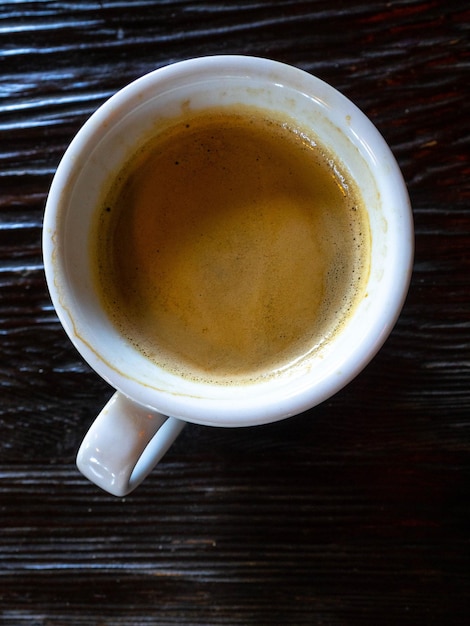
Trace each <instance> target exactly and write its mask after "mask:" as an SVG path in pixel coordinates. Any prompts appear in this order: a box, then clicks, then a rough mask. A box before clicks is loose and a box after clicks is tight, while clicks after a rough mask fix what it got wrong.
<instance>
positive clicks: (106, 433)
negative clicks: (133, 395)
mask: <svg viewBox="0 0 470 626" xmlns="http://www.w3.org/2000/svg"><path fill="white" fill-rule="evenodd" d="M185 425H186V423H185V422H184V421H182V420H179V419H176V418H174V417H167V416H166V415H161V414H160V413H157V412H154V411H150V410H149V409H146V408H145V407H142V406H140V405H138V404H135V403H134V402H132V401H131V400H129V399H128V398H127V397H126V396H124V395H123V394H121V393H120V392H119V391H117V392H116V393H115V394H114V395H113V397H112V398H111V399H110V400H109V402H108V403H107V404H106V405H105V407H104V408H103V409H102V411H101V413H100V414H99V415H98V417H97V418H96V419H95V421H94V422H93V424H92V425H91V427H90V430H89V431H88V432H87V434H86V435H85V438H84V440H83V442H82V444H81V446H80V449H79V451H78V454H77V467H78V469H79V470H80V471H81V472H82V474H83V475H84V476H86V477H87V478H88V479H89V480H91V482H93V483H95V484H96V485H98V487H101V489H104V490H105V491H107V492H109V493H111V494H112V495H114V496H121V497H122V496H125V495H127V494H128V493H130V492H131V491H133V490H134V489H135V488H136V487H137V486H138V485H140V483H141V482H142V481H143V480H144V478H145V477H146V476H147V475H148V474H149V473H150V472H151V471H152V469H153V468H154V467H155V465H156V464H157V463H158V462H159V461H160V459H161V458H162V457H163V455H164V454H165V453H166V452H167V450H168V449H169V448H170V446H171V445H172V443H173V442H174V441H175V439H176V438H177V437H178V435H179V434H180V432H181V431H182V430H183V428H184V426H185Z"/></svg>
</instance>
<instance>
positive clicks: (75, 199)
mask: <svg viewBox="0 0 470 626" xmlns="http://www.w3.org/2000/svg"><path fill="white" fill-rule="evenodd" d="M238 103H241V104H243V105H250V106H256V107H258V108H262V109H265V110H268V111H269V110H271V111H274V112H275V113H276V114H279V112H284V113H285V114H286V115H287V116H288V117H289V118H291V119H292V118H293V119H295V120H296V121H298V124H299V127H300V128H312V129H313V130H314V134H315V135H316V136H317V137H318V138H319V140H320V141H321V143H322V144H323V145H324V146H326V147H327V148H329V149H330V150H331V152H333V153H334V154H335V155H337V157H338V161H339V162H341V163H342V164H343V166H344V169H345V170H346V171H348V172H349V174H350V175H351V177H352V178H353V179H354V180H355V181H356V183H357V185H358V187H359V190H360V192H361V195H362V198H363V201H364V204H365V206H366V207H367V209H368V214H369V222H370V229H371V235H372V243H371V265H370V276H369V282H368V285H367V297H365V298H364V299H363V300H362V301H361V302H360V303H359V305H358V306H357V308H356V309H355V312H354V314H352V315H351V317H350V319H349V321H348V323H347V325H346V326H345V328H344V330H342V331H341V332H340V333H338V335H337V336H336V337H335V338H334V340H332V341H329V342H328V343H327V344H326V346H325V347H324V348H321V349H320V351H319V352H318V353H314V354H313V355H312V357H311V358H309V359H307V360H306V361H302V362H301V363H300V364H298V365H296V366H293V367H291V368H288V369H287V370H286V371H285V372H283V373H282V374H278V375H276V376H275V377H272V378H268V379H267V380H265V381H262V382H258V383H253V384H247V385H245V384H244V385H243V389H242V390H241V389H240V387H239V386H237V385H211V384H209V383H199V382H196V381H192V380H190V379H186V378H181V377H179V376H177V375H175V374H172V373H170V372H168V371H165V370H163V369H161V368H159V367H158V366H157V365H155V364H154V363H153V362H151V361H149V360H148V359H146V358H145V357H144V356H143V355H142V354H141V353H140V352H138V351H137V350H135V349H134V348H133V347H132V345H131V344H129V342H127V341H125V340H124V339H123V337H121V336H120V334H119V332H118V331H117V329H116V328H115V327H114V325H113V324H111V323H110V320H109V319H108V317H107V315H106V313H105V311H104V309H103V307H102V305H101V304H100V298H99V296H98V294H97V293H96V291H95V289H94V279H93V269H92V267H91V257H90V254H88V250H89V246H90V229H91V227H92V224H93V222H94V216H95V211H96V207H97V205H98V204H99V203H100V201H101V200H102V199H103V190H104V189H106V188H107V187H108V186H109V181H110V180H111V179H112V177H113V175H114V174H115V173H116V172H117V171H118V170H119V169H120V166H121V165H122V164H123V163H125V162H126V160H127V159H128V157H129V156H131V155H132V154H133V153H134V152H135V151H136V148H137V147H138V146H139V145H140V144H142V143H143V142H144V141H145V140H146V139H148V137H149V136H151V134H152V131H153V129H154V128H155V127H156V126H157V125H158V123H159V121H161V120H164V119H167V118H173V117H175V116H176V115H178V114H179V113H180V112H183V111H184V110H185V109H186V110H187V109H190V110H191V111H196V110H204V108H209V107H214V106H220V107H223V106H233V105H234V104H238ZM412 242H413V229H412V222H411V214H410V207H409V200H408V195H407V192H406V187H405V185H404V183H403V179H402V177H401V174H400V171H399V168H398V166H397V164H396V162H395V159H394V158H393V156H392V154H391V152H390V150H389V148H388V147H387V145H386V143H385V142H384V140H383V139H382V137H381V136H380V134H379V133H378V131H377V130H376V129H375V127H374V126H373V125H372V124H371V122H370V121H369V120H368V119H367V118H366V117H365V116H364V115H363V114H362V113H361V112H360V111H359V110H358V109H357V107H355V106H354V105H353V104H352V103H351V102H350V101H349V100H347V99H346V98H345V97H343V96H342V95H341V94H339V93H338V92H337V91H336V90H334V89H333V88H331V87H330V86H328V85H327V84H325V83H324V82H322V81H320V80H318V79H316V78H315V77H313V76H311V75H309V74H306V73H305V72H302V71H300V70H297V69H295V68H292V67H289V66H286V65H283V64H279V63H276V62H273V61H268V60H264V59H254V58H250V57H232V56H229V57H208V58H202V59H195V60H191V61H186V62H182V63H179V64H176V65H173V66H168V67H166V68H162V69H160V70H157V71H155V72H153V73H151V74H148V75H146V76H144V77H143V78H141V79H139V80H137V81H135V82H134V83H132V84H131V85H129V86H128V87H126V88H124V89H123V90H121V91H120V92H119V93H117V94H116V95H115V96H113V97H112V98H111V99H110V100H109V101H108V102H106V103H105V104H104V105H103V106H102V107H101V108H100V109H99V110H98V111H97V112H96V113H95V114H94V115H93V116H92V117H91V118H90V119H89V120H88V122H87V123H86V124H85V125H84V127H83V128H82V129H81V131H80V132H79V133H78V135H77V136H76V138H75V139H74V141H73V142H72V144H71V145H70V147H69V149H68V150H67V152H66V154H65V155H64V158H63V160H62V162H61V164H60V166H59V168H58V171H57V174H56V176H55V178H54V181H53V184H52V187H51V191H50V194H49V199H48V204H47V207H46V216H45V222H44V254H45V265H46V275H47V279H48V283H49V286H50V290H51V296H52V299H53V302H54V305H55V307H56V310H57V313H58V315H59V318H60V320H61V322H62V324H63V326H64V328H65V330H66V331H67V333H68V335H69V336H70V338H71V340H72V342H73V343H74V344H75V346H76V347H77V349H78V350H79V352H80V353H81V354H82V356H83V357H84V358H85V359H86V360H87V361H88V363H89V364H90V365H91V366H92V367H93V368H94V369H95V370H96V371H97V372H98V373H99V374H100V375H101V376H102V377H103V378H104V379H105V380H107V381H108V382H109V383H110V384H111V385H112V386H113V387H114V388H116V389H118V390H119V391H121V392H122V393H124V394H125V395H126V396H127V397H130V398H132V399H133V400H134V401H136V402H137V403H139V404H141V405H143V406H148V407H151V408H152V409H155V410H157V411H159V412H161V413H163V414H165V415H172V416H174V417H179V418H182V419H184V420H186V421H190V422H196V423H202V424H208V425H218V426H243V425H252V424H261V423H266V422H272V421H276V420H278V419H282V418H285V417H288V416H291V415H295V414H297V413H300V412H302V411H304V410H306V409H308V408H311V407H312V406H314V405H316V404H319V403H320V402H322V401H323V400H325V399H327V398H328V397H330V396H331V395H332V394H334V393H335V392H336V391H338V390H339V389H340V388H342V387H343V386H344V385H345V384H347V383H348V382H349V381H350V380H351V379H352V378H353V377H354V376H355V375H357V374H358V373H359V372H360V371H361V369H363V367H364V366H365V365H366V364H367V363H368V362H369V361H370V359H371V358H372V357H373V356H374V354H375V353H376V352H377V350H378V349H379V348H380V347H381V345H382V344H383V342H384V341H385V339H386V338H387V336H388V334H389V333H390V331H391V329H392V328H393V325H394V324H395V322H396V319H397V317H398V315H399V312H400V310H401V307H402V305H403V301H404V298H405V296H406V292H407V288H408V284H409V278H410V272H411V265H412V253H413V243H412Z"/></svg>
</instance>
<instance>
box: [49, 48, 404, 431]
mask: <svg viewBox="0 0 470 626" xmlns="http://www.w3.org/2000/svg"><path fill="white" fill-rule="evenodd" d="M253 71H256V72H258V73H259V74H262V75H263V76H264V77H265V78H266V79H267V80H268V79H269V80H272V81H274V80H281V79H282V80H283V81H284V82H287V83H288V84H289V85H291V86H292V87H293V88H295V89H298V90H301V91H302V92H305V93H306V95H307V96H309V97H311V98H320V99H322V98H323V99H329V102H327V106H330V107H331V108H332V110H333V108H334V107H336V108H344V111H346V112H348V115H350V116H352V117H353V118H354V122H350V124H351V125H352V128H353V129H355V128H357V129H358V132H357V133H356V134H357V141H358V143H359V144H362V147H363V148H364V150H365V151H366V152H369V153H370V157H371V160H372V161H376V162H377V163H382V162H383V161H384V159H385V160H386V161H387V163H388V167H389V169H390V174H391V178H390V181H389V185H388V187H389V188H390V193H393V197H394V198H395V201H396V229H400V230H401V232H402V240H401V241H400V242H395V248H396V250H394V251H393V252H394V253H393V254H392V257H391V265H392V267H391V268H390V272H391V274H392V275H393V276H392V277H391V279H390V287H389V290H388V292H387V296H388V302H383V303H382V314H381V315H380V316H379V315H376V317H375V318H374V319H373V320H372V324H371V325H370V328H368V330H367V333H365V335H364V337H363V340H362V343H361V345H360V346H358V347H357V348H356V352H355V354H354V358H352V357H351V356H350V355H348V354H345V355H343V357H342V358H341V359H340V360H339V361H336V362H335V364H334V365H330V366H329V367H331V368H332V370H331V371H328V372H326V374H328V375H326V374H325V376H324V377H323V379H322V380H321V382H320V383H318V384H316V385H314V384H313V383H312V381H311V380H308V377H306V378H305V380H304V382H303V383H302V384H301V385H299V386H298V387H297V388H296V391H295V393H293V392H292V391H289V389H287V390H285V389H283V388H282V389H281V391H282V393H281V392H279V393H278V394H277V395H276V394H274V395H273V396H272V397H268V398H267V397H265V396H264V395H263V396H251V395H250V394H248V395H247V397H246V399H244V398H238V399H237V402H236V403H234V402H233V399H231V398H230V399H227V398H222V396H221V394H216V396H217V397H214V396H211V397H203V396H202V395H199V396H194V395H189V394H186V395H179V394H176V393H174V392H171V393H166V392H162V390H159V391H156V390H155V389H152V388H149V387H148V386H146V385H142V384H141V383H139V382H136V381H135V380H133V379H132V378H130V377H128V376H126V375H123V374H122V373H120V372H117V371H116V369H114V368H113V367H110V365H109V363H108V362H107V359H106V358H104V357H103V355H101V354H98V353H97V352H96V350H95V349H94V347H93V346H91V345H90V344H89V343H88V342H87V341H86V340H84V339H83V338H82V337H80V336H79V334H78V333H77V332H76V329H75V323H74V319H73V315H72V314H71V313H70V307H69V306H65V305H64V300H63V293H61V292H60V287H59V285H58V280H57V264H58V263H60V262H62V260H61V254H62V252H61V251H59V248H58V239H59V235H60V232H59V231H60V228H61V215H60V214H59V212H60V207H61V202H62V200H63V198H64V197H65V196H66V194H67V189H68V188H69V187H70V185H71V182H73V181H74V180H75V179H76V177H77V175H78V171H77V157H76V155H77V154H79V155H81V154H83V152H84V151H85V150H87V149H88V147H89V146H90V145H92V143H93V141H96V137H101V136H102V135H103V133H104V134H105V133H106V132H107V130H106V129H107V124H109V120H111V119H113V118H116V116H119V115H122V114H124V113H125V112H126V111H127V110H128V109H129V106H130V105H132V106H134V107H135V106H139V103H141V102H142V101H143V100H144V99H145V97H146V96H148V95H149V94H151V93H155V89H156V86H160V87H162V88H163V87H164V86H165V85H168V84H173V85H174V84H180V83H181V84H182V83H184V81H185V80H187V79H188V77H192V80H194V79H195V78H197V77H202V76H206V75H208V74H210V75H218V74H220V73H221V72H222V73H224V75H236V76H247V77H249V76H250V75H251V73H252V72H253ZM353 132H354V131H353ZM366 135H367V137H366ZM399 244H400V245H399ZM413 252H414V245H413V223H412V214H411V206H410V202H409V197H408V193H407V190H406V185H405V183H404V180H403V177H402V175H401V172H400V169H399V167H398V164H397V162H396V160H395V158H394V157H393V155H392V153H391V150H390V148H389V147H388V145H387V144H386V142H385V140H384V139H383V137H382V136H381V134H380V133H379V131H378V130H377V129H376V127H375V126H374V125H373V123H372V122H371V121H370V120H369V119H368V118H367V117H366V116H365V115H364V114H363V113H362V112H361V111H360V110H359V109H358V108H357V107H356V105H354V104H353V103H352V102H351V101H350V100H349V99H348V98H346V97H345V96H344V95H343V94H341V93H340V92H339V91H337V90H336V89H335V88H334V87H332V86H331V85H329V84H327V83H326V82H324V81H323V80H321V79H319V78H317V77H316V76H313V75H312V74H309V73H307V72H305V71H303V70H301V69H299V68H296V67H293V66H290V65H287V64H284V63H280V62H278V61H273V60H271V59H265V58H261V57H251V56H245V55H214V56H207V57H198V58H194V59H187V60H185V61H179V62H177V63H174V64H171V65H167V66H164V67H162V68H159V69H156V70H154V71H152V72H149V73H148V74H146V75H144V76H142V77H140V78H138V79H136V80H135V81H133V82H131V83H130V84H128V85H127V86H125V87H123V88H122V89H121V90H119V91H118V92H117V93H116V94H114V95H113V96H111V98H109V99H108V100H107V101H106V102H105V103H104V104H103V105H101V107H99V108H98V109H97V110H96V111H95V112H94V113H93V114H92V115H91V117H90V118H89V119H88V120H87V122H85V124H84V125H83V126H82V128H81V129H80V130H79V131H78V133H77V134H76V136H75V137H74V139H73V140H72V142H71V144H70V146H69V148H68V149H67V150H66V152H65V154H64V156H63V158H62V160H61V162H60V164H59V166H58V168H57V171H56V174H55V176H54V179H53V181H52V184H51V188H50V192H49V196H48V199H47V202H46V210H45V216H44V227H43V255H44V266H45V274H46V280H47V284H48V286H49V291H50V294H51V298H52V301H53V304H54V307H55V309H56V312H57V314H58V317H59V319H60V321H61V323H62V325H63V327H64V329H65V330H66V332H67V334H68V336H69V338H70V339H71V341H72V343H73V344H74V345H75V347H76V348H77V349H78V351H79V352H80V354H81V355H82V357H83V358H84V359H85V360H86V361H87V362H88V363H89V364H90V365H91V367H92V368H93V369H94V370H95V371H96V372H97V373H98V374H99V375H100V376H101V377H103V378H104V379H105V380H106V381H107V382H108V383H109V384H110V385H112V386H113V387H114V388H116V389H118V390H119V391H121V392H122V393H124V394H125V395H126V396H127V397H129V398H131V399H133V400H134V401H135V402H137V403H139V404H142V405H144V406H147V407H149V408H150V409H152V410H157V411H159V412H162V413H165V414H168V415H172V416H174V417H180V418H182V419H185V420H186V421H189V422H194V423H200V424H208V425H218V426H246V425H256V424H263V423H268V422H274V421H277V420H280V419H283V418H285V417H289V416H292V415H295V414H299V413H302V412H304V411H305V410H307V409H309V408H312V407H313V406H316V405H318V404H320V403H321V402H323V401H324V400H326V399H327V398H329V397H331V396H332V395H334V394H335V393H336V392H337V391H339V390H340V389H341V388H343V387H344V386H346V385H347V384H348V383H349V382H350V381H351V380H352V379H353V378H354V377H355V376H356V375H357V374H358V373H359V372H360V371H362V369H363V368H364V367H365V366H366V365H367V364H368V363H369V362H370V361H371V359H372V358H373V357H374V356H375V354H376V353H377V352H378V350H379V349H380V348H381V346H382V345H383V343H384V342H385V340H386V339H387V337H388V335H389V334H390V332H391V330H392V329H393V327H394V325H395V323H396V321H397V319H398V316H399V314H400V312H401V309H402V307H403V304H404V301H405V298H406V295H407V292H408V288H409V283H410V279H411V271H412V262H413ZM72 300H73V294H72ZM281 387H282V385H281ZM273 390H274V387H273Z"/></svg>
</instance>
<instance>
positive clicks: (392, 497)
mask: <svg viewBox="0 0 470 626" xmlns="http://www.w3.org/2000/svg"><path fill="white" fill-rule="evenodd" d="M469 23H470V11H469V9H468V3H467V2H466V1H464V0H451V1H449V0H429V1H423V0H395V1H393V2H385V1H377V0H375V1H373V0H368V1H366V0H329V1H328V2H327V1H323V0H312V1H298V0H279V1H276V0H271V1H268V0H249V1H247V2H242V1H237V2H224V1H218V2H216V1H205V2H198V1H196V0H193V1H189V0H162V1H155V0H136V1H134V2H133V1H132V0H127V1H126V0H110V1H106V0H102V1H96V2H92V1H83V2H72V1H69V2H58V1H52V0H44V1H32V2H21V1H19V2H13V1H9V0H4V1H3V3H2V4H1V6H0V623H1V624H2V625H3V624H4V625H5V626H17V625H22V624H25V625H26V624H28V626H30V625H32V626H68V625H70V626H75V625H77V626H80V625H82V624H87V625H89V624H97V625H100V626H105V625H106V626H111V625H113V626H114V625H129V626H140V625H147V624H159V625H161V626H170V625H174V624H188V625H191V626H199V625H201V626H210V625H214V626H216V625H219V624H220V625H222V624H226V625H237V626H239V625H243V626H248V625H254V624H256V625H257V626H263V625H264V624H266V625H268V624H269V625H270V626H273V625H278V624H279V625H284V624H293V625H295V626H301V625H303V624H305V625H307V624H308V625H312V624H315V625H316V624H318V625H327V626H343V625H349V624H358V625H361V626H364V625H366V626H367V625H374V626H376V625H377V624H390V625H396V624H412V625H421V624H422V625H434V624H435V625H439V626H441V624H443V623H445V624H448V625H451V624H458V625H464V624H467V623H468V622H469V619H470V614H469V609H468V605H469V600H470V572H469V570H470V559H469V556H470V545H469V543H470V542H469V523H470V506H469V496H470V488H469V485H470V376H469V372H470V332H469V327H470V289H469V286H470V279H469V276H470V273H469V272H470V254H469V249H470V209H469V197H470V186H469V173H470V172H469V170H470V168H469V142H470V140H469V138H470V115H469V113H470V111H469V108H470V107H469V98H468V95H469V93H468V76H469V73H468V70H469V58H470V57H469V54H470V51H469ZM220 53H243V54H255V55H261V56H268V57H271V58H274V59H278V60H281V61H285V62H288V63H292V64H294V65H297V66H298V67H301V68H303V69H305V70H307V71H309V72H312V73H314V74H316V75H317V76H319V77H320V78H322V79H324V80H326V81H328V82H329V83H331V84H332V85H333V86H335V87H337V88H338V89H340V90H341V91H342V92H343V93H344V94H345V95H347V96H348V97H350V98H351V99H352V100H353V101H354V102H355V103H356V104H357V105H358V106H359V107H360V108H361V109H362V110H363V111H364V112H365V113H366V114H367V115H369V117H370V118H371V119H372V121H373V122H374V123H375V124H376V125H377V127H378V128H379V130H380V131H381V132H382V134H383V135H384V137H385V138H386V140H387V141H388V142H389V144H390V146H391V148H392V150H393V152H394V153H395V155H396V157H397V160H398V162H399V164H400V166H401V167H402V170H403V173H404V176H405V179H406V181H407V184H408V188H409V192H410V196H411V200H412V204H413V210H414V218H415V227H416V259H415V265H414V273H413V279H412V285H411V289H410V293H409V296H408V299H407V302H406V305H405V308H404V310H403V313H402V315H401V317H400V319H399V321H398V323H397V326H396V328H395V330H394V332H393V333H392V335H391V337H390V339H389V340H388V341H387V343H386V344H385V346H384V348H383V349H382V350H381V352H380V353H379V355H378V356H377V357H376V358H375V359H374V361H373V362H372V363H371V364H370V365H369V366H368V367H367V368H366V369H365V371H364V372H363V373H362V374H361V375H360V376H358V378H357V379H356V380H355V381H354V382H352V383H351V384H350V385H349V386H348V387H347V388H346V389H344V390H343V391H342V392H340V393H339V394H337V396H335V397H334V398H332V399H331V400H329V401H327V402H325V403H324V404H323V405H321V406H319V407H317V408H316V409H314V410H311V411H309V412H307V413H305V414H303V415H301V416H297V417H295V418H292V419H290V420H287V421H285V422H282V423H279V424H275V425H271V426H263V427H257V428H248V429H243V430H215V429H210V428H204V427H200V426H192V425H189V426H188V427H187V428H186V429H185V431H184V433H183V435H182V436H181V437H180V439H179V440H178V441H177V443H176V444H175V445H174V447H173V448H172V449H171V451H170V453H169V454H168V455H167V457H166V458H165V459H164V461H163V462H162V463H161V464H160V465H159V466H158V467H157V468H156V469H155V471H154V472H153V473H152V475H151V476H150V477H149V478H148V479H147V481H146V482H145V483H144V484H143V485H142V486H141V487H140V488H139V489H138V490H137V491H136V492H135V493H134V494H132V495H131V496H128V497H126V498H123V499H116V498H113V497H111V496H108V495H106V494H104V493H102V492H100V491H99V490H97V489H96V488H95V487H93V486H92V485H91V484H90V483H88V482H87V481H86V480H85V479H84V478H82V477H81V475H80V474H79V473H78V471H77V470H76V469H75V466H74V458H75V454H76V450H77V447H78V445H79V443H80V440H81V437H82V435H83V433H84V432H85V430H86V429H87V427H88V425H89V424H90V423H91V421H92V419H93V418H94V416H95V414H96V412H97V411H98V410H99V408H100V407H101V406H102V404H103V403H104V402H105V400H106V399H107V398H108V397H109V395H110V394H111V390H110V389H109V387H108V386H107V385H106V384H105V383H104V382H103V381H101V380H100V379H99V378H98V377H97V376H96V375H95V374H94V373H93V372H92V371H90V369H89V368H88V366H87V365H85V364H84V363H83V361H82V360H81V359H80V357H79V356H78V354H77V353H76V352H75V351H74V349H73V348H72V346H71V344H70V343H69V341H68V340H67V338H66V336H65V334H64V332H63V331H62V329H61V327H60V324H59V322H58V320H57V318H56V315H55V313H54V311H53V308H52V305H51V303H50V299H49V296H48V293H47V289H46V285H45V280H44V276H43V264H42V257H41V226H42V215H43V208H44V203H45V199H46V196H47V191H48V188H49V185H50V182H51V180H52V176H53V174H54V171H55V168H56V167H57V164H58V162H59V160H60V158H61V155H62V154H63V152H64V150H65V149H66V147H67V145H68V144H69V142H70V141H71V139H72V137H73V136H74V134H75V133H76V132H77V130H78V129H79V127H80V126H81V125H82V124H83V122H84V121H85V120H86V119H87V117H88V116H89V115H90V114H91V113H92V112H93V111H94V110H95V109H96V108H97V107H98V106H99V105H100V104H101V103H102V102H104V100H105V99H106V98H107V97H109V96H110V95H111V94H112V93H114V92H115V91H116V90H118V89H119V88H120V87H122V86H124V85H125V84H127V83H128V82H130V81H131V80H133V79H134V78H137V77H138V76H140V75H142V74H143V73H145V72H147V71H150V70H152V69H154V68H157V67H160V66H162V65H165V64H167V63H170V62H173V61H177V60H180V59H184V58H188V57H192V56H197V55H203V54H220Z"/></svg>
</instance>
